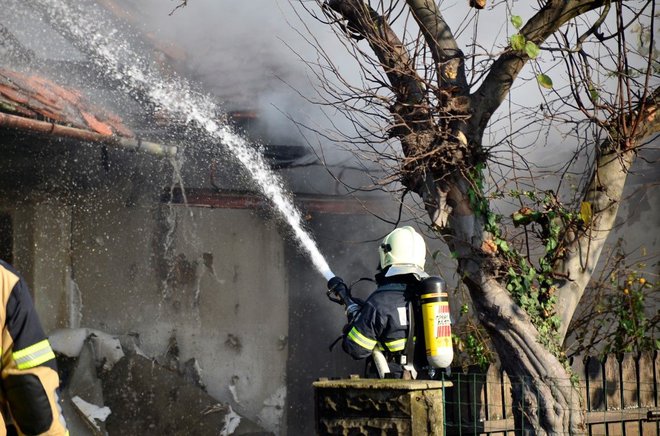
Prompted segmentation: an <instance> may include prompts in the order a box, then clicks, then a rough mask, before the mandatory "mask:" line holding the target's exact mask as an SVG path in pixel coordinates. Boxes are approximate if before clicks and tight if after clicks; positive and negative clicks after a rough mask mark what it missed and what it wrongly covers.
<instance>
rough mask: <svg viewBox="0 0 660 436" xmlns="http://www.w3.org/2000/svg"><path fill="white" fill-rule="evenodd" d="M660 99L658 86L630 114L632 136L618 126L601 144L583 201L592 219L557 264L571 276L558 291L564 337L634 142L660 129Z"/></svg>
mask: <svg viewBox="0 0 660 436" xmlns="http://www.w3.org/2000/svg"><path fill="white" fill-rule="evenodd" d="M659 102H660V88H657V89H656V90H655V91H654V92H653V94H652V95H651V96H650V97H649V98H648V99H647V100H646V101H644V102H642V103H640V104H639V105H638V108H637V110H636V111H635V113H633V114H628V116H627V121H626V124H629V123H633V122H634V123H635V124H636V127H637V128H636V129H635V131H634V132H632V135H633V136H632V138H626V137H622V136H620V135H618V134H617V133H616V131H618V130H619V129H618V128H614V129H613V131H614V132H615V133H614V134H613V135H612V136H611V137H610V138H608V140H607V141H605V142H604V143H603V144H602V145H601V146H600V156H599V157H598V159H597V161H596V167H595V169H594V172H593V175H592V176H591V181H590V182H589V184H588V185H587V186H586V188H585V192H584V195H583V201H584V202H589V203H590V205H591V209H592V211H593V212H592V213H593V215H592V219H591V222H590V223H587V226H588V227H587V228H586V230H585V231H582V232H580V233H578V234H576V233H575V232H569V233H567V235H566V238H565V239H566V240H567V242H568V244H567V246H566V251H565V254H564V257H563V258H562V259H561V260H560V261H559V262H558V263H557V264H556V265H555V268H554V269H555V272H556V273H557V274H558V275H562V276H565V277H568V279H566V280H563V281H562V282H560V286H559V288H558V291H557V309H558V314H559V316H560V317H561V328H560V332H559V333H560V337H561V338H562V340H563V339H564V336H565V335H566V331H567V329H568V325H569V323H570V321H571V319H572V318H573V314H574V313H575V310H576V308H577V306H578V304H579V302H580V299H581V298H582V295H583V294H584V291H585V289H586V287H587V284H588V283H589V280H590V279H591V275H592V274H593V271H594V269H595V267H596V264H597V263H598V259H599V258H600V254H601V252H602V250H603V247H604V245H605V241H606V239H607V236H608V235H609V233H610V231H611V230H612V228H613V227H614V222H615V220H616V215H617V211H618V209H619V204H620V200H621V196H622V194H623V188H624V186H625V183H626V178H627V175H628V171H629V169H630V167H631V166H632V164H633V162H634V159H635V155H636V149H635V147H634V146H633V145H634V144H635V143H636V142H638V141H641V140H643V139H644V138H646V137H648V136H650V135H653V134H656V133H658V132H660V117H659V116H658V114H657V107H658V103H659Z"/></svg>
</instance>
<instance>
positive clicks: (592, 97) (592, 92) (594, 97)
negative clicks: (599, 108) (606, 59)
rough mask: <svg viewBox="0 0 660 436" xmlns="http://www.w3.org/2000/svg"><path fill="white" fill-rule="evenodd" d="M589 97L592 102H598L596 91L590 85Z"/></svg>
mask: <svg viewBox="0 0 660 436" xmlns="http://www.w3.org/2000/svg"><path fill="white" fill-rule="evenodd" d="M589 95H590V96H591V99H592V100H593V101H596V100H598V97H600V93H599V92H598V90H597V89H596V88H594V87H593V86H591V85H589Z"/></svg>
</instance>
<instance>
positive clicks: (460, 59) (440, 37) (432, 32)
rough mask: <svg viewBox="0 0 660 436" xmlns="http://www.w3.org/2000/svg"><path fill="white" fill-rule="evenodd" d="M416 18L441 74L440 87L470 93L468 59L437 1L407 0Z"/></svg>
mask: <svg viewBox="0 0 660 436" xmlns="http://www.w3.org/2000/svg"><path fill="white" fill-rule="evenodd" d="M406 3H408V6H409V7H410V10H411V11H412V14H413V17H414V18H415V21H417V24H418V25H419V28H420V30H421V32H422V35H424V40H425V41H426V44H427V45H428V47H429V50H430V51H431V56H432V57H433V61H434V62H435V66H436V70H437V73H438V82H439V85H440V87H446V86H448V87H457V88H458V89H459V90H460V92H461V93H462V94H465V95H467V93H468V92H469V89H468V85H467V79H466V78H465V63H464V59H465V56H464V55H463V52H462V51H461V50H460V49H459V48H458V44H457V43H456V40H455V39H454V35H453V34H452V32H451V29H450V28H449V26H448V25H447V23H446V22H445V20H444V18H443V17H442V14H441V13H440V10H439V9H438V7H437V5H436V3H435V1H434V0H406Z"/></svg>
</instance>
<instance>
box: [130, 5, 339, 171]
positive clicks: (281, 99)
mask: <svg viewBox="0 0 660 436" xmlns="http://www.w3.org/2000/svg"><path fill="white" fill-rule="evenodd" d="M118 4H119V5H120V7H121V8H122V9H123V12H124V13H125V14H126V15H127V16H130V17H131V21H132V24H133V25H134V26H135V27H136V28H137V29H138V30H139V31H140V32H141V33H142V34H145V35H148V36H149V37H150V38H152V40H153V41H156V42H157V43H158V44H160V45H161V47H162V48H163V50H164V51H165V53H166V54H167V53H168V52H169V53H171V54H172V56H173V57H174V59H173V60H174V62H175V63H177V64H178V67H179V70H183V69H185V70H186V75H187V76H188V77H192V78H193V79H194V80H195V81H197V82H199V83H201V84H202V86H204V87H205V89H206V90H207V91H208V92H209V93H210V94H213V95H216V96H218V97H219V98H220V99H221V102H222V105H223V107H224V109H225V110H227V111H232V110H255V111H257V112H258V115H259V123H260V124H262V127H261V129H262V130H263V131H264V132H265V133H266V135H264V136H267V137H268V138H269V141H270V142H271V143H275V144H285V145H306V144H309V145H311V146H314V147H315V148H316V149H317V152H318V151H319V150H318V146H319V145H320V146H322V147H323V154H324V157H325V158H326V159H328V161H329V162H330V163H331V164H333V163H340V162H345V161H346V160H347V159H350V158H351V157H352V156H351V155H350V154H348V153H341V152H340V151H338V150H336V147H333V144H331V143H330V142H329V141H321V144H318V143H317V142H316V140H318V138H313V139H312V140H311V141H309V136H308V135H305V127H304V126H314V127H317V126H319V125H320V126H321V128H329V125H328V124H327V123H328V121H327V120H326V119H325V118H326V117H325V116H323V115H322V114H321V108H320V107H319V106H318V105H315V104H313V103H311V102H310V101H308V98H310V97H311V96H314V95H316V93H317V91H316V87H317V85H318V83H315V82H314V80H313V79H312V78H311V77H310V74H309V73H310V70H309V66H308V65H306V63H305V61H304V60H310V59H314V58H315V57H316V52H315V50H316V49H315V48H313V47H312V46H310V45H309V44H308V43H307V42H305V41H304V38H302V37H301V35H300V34H299V32H305V31H304V30H303V23H301V19H304V20H305V23H304V25H309V26H313V28H314V33H315V35H317V34H320V35H321V36H320V40H319V41H320V42H321V43H323V44H324V45H327V46H329V47H332V46H333V44H330V43H328V42H329V41H331V40H333V41H334V39H336V37H335V35H334V34H333V33H332V32H331V31H329V29H328V27H329V26H327V25H322V24H320V23H318V22H315V20H313V19H312V18H311V17H305V16H302V15H301V16H300V17H299V16H297V15H296V14H295V11H294V9H293V8H292V6H291V5H290V4H289V2H288V1H275V2H272V1H268V2H264V1H249V2H234V1H217V0H192V1H189V2H188V5H187V6H185V7H180V8H176V5H177V4H178V3H177V2H163V1H161V0H146V1H145V0H140V1H135V0H121V1H120V2H119V3H118ZM326 43H328V44H326ZM334 45H335V46H336V44H334ZM332 54H333V56H335V55H336V56H337V58H338V59H341V57H344V56H346V54H345V50H343V47H335V48H334V49H333V51H332ZM292 120H295V122H294V121H292ZM333 121H334V122H338V123H339V124H338V125H336V126H335V127H338V128H339V129H343V130H346V129H348V128H349V126H348V125H342V123H341V120H333Z"/></svg>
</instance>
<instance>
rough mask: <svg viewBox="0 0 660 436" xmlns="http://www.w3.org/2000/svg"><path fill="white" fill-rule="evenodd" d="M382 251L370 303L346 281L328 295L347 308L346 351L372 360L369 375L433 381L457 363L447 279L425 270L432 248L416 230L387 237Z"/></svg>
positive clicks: (337, 281) (331, 284) (336, 281)
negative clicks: (354, 294)
mask: <svg viewBox="0 0 660 436" xmlns="http://www.w3.org/2000/svg"><path fill="white" fill-rule="evenodd" d="M378 252H379V257H380V262H379V265H378V268H377V273H376V275H375V282H376V285H377V288H376V290H375V291H374V292H373V293H372V294H371V295H370V296H369V297H368V298H367V300H366V301H364V302H361V301H359V300H357V299H355V298H353V297H352V296H351V292H350V288H348V286H347V285H346V284H345V283H344V281H343V280H342V279H341V278H339V277H333V278H332V279H330V280H329V281H328V289H329V291H328V292H329V293H328V296H330V297H331V299H332V300H333V301H336V302H340V303H342V304H344V305H345V306H346V315H347V317H348V323H347V324H346V326H345V327H344V335H343V338H342V348H343V349H344V351H346V352H347V353H348V354H349V355H351V356H352V357H353V358H355V359H366V369H365V376H366V377H372V378H375V377H379V378H423V379H432V378H434V377H435V375H436V374H437V373H438V372H437V369H438V368H448V367H449V366H450V365H451V361H452V359H453V349H452V345H451V326H450V318H449V303H448V300H447V293H446V289H445V284H444V281H443V280H442V279H441V278H439V277H429V275H428V274H427V273H426V272H425V271H424V265H425V263H426V244H425V242H424V238H422V236H421V235H420V234H419V233H417V232H416V231H415V229H413V228H412V227H410V226H405V227H400V228H397V229H395V230H393V231H392V232H390V233H389V234H388V235H387V236H385V238H384V239H383V240H382V242H381V244H380V246H379V247H378ZM333 297H334V298H333ZM408 338H415V340H408Z"/></svg>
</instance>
